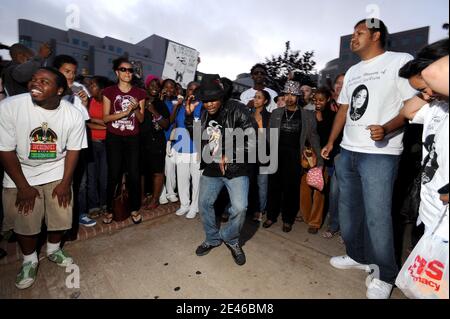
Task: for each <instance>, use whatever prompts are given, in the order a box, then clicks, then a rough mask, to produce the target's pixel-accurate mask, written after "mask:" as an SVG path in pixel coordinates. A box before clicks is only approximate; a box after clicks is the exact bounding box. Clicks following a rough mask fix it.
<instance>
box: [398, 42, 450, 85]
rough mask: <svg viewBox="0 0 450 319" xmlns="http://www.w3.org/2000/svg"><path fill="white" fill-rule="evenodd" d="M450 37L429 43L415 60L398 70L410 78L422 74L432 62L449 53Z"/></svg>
mask: <svg viewBox="0 0 450 319" xmlns="http://www.w3.org/2000/svg"><path fill="white" fill-rule="evenodd" d="M448 52H449V39H443V40H440V41H437V42H434V43H432V44H430V45H427V46H426V47H424V48H423V49H422V50H420V51H419V52H418V53H417V57H416V58H415V59H414V60H411V61H409V62H408V63H406V64H405V65H404V66H403V67H402V68H401V69H400V70H399V72H398V75H399V76H400V77H402V78H405V79H409V78H411V77H413V76H415V75H418V74H420V73H421V72H422V71H423V70H425V69H426V68H427V67H428V66H429V65H430V64H432V63H433V62H435V61H437V60H439V59H440V58H443V57H444V56H446V55H448Z"/></svg>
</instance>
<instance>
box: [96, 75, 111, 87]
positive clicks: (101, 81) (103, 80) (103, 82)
mask: <svg viewBox="0 0 450 319" xmlns="http://www.w3.org/2000/svg"><path fill="white" fill-rule="evenodd" d="M92 82H94V83H95V84H97V86H98V88H99V89H100V90H103V89H105V88H107V87H109V86H113V85H114V82H113V81H111V80H110V79H108V78H107V77H105V76H99V75H96V76H94V77H93V78H92Z"/></svg>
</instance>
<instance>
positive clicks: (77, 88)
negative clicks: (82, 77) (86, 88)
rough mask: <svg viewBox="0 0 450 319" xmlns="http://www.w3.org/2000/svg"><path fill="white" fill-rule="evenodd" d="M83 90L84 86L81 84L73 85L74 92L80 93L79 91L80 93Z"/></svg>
mask: <svg viewBox="0 0 450 319" xmlns="http://www.w3.org/2000/svg"><path fill="white" fill-rule="evenodd" d="M81 91H83V88H82V87H81V86H77V85H73V86H72V92H73V94H78V93H80V92H81Z"/></svg>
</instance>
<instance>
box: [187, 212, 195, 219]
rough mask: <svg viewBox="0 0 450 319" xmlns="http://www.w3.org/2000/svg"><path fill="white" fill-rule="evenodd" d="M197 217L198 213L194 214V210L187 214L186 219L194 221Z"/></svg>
mask: <svg viewBox="0 0 450 319" xmlns="http://www.w3.org/2000/svg"><path fill="white" fill-rule="evenodd" d="M196 216H197V212H194V211H192V210H190V211H189V213H187V215H186V218H187V219H194V218H195V217H196Z"/></svg>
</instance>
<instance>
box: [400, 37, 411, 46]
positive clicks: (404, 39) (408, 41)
mask: <svg viewBox="0 0 450 319" xmlns="http://www.w3.org/2000/svg"><path fill="white" fill-rule="evenodd" d="M410 42H411V41H410V39H409V38H403V39H402V45H403V46H406V45H409V44H410Z"/></svg>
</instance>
